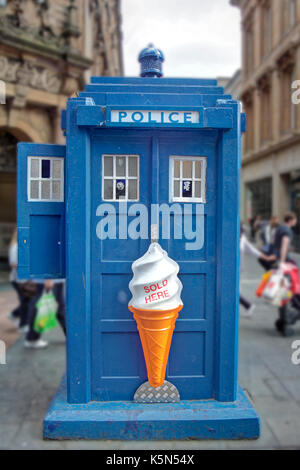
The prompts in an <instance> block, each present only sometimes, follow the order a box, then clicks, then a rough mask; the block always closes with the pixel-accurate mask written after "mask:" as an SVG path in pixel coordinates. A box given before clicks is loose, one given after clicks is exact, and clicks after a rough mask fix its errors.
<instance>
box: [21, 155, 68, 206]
mask: <svg viewBox="0 0 300 470" xmlns="http://www.w3.org/2000/svg"><path fill="white" fill-rule="evenodd" d="M27 178H28V180H27V181H28V186H27V187H28V201H32V202H34V201H36V202H39V201H40V202H62V201H63V200H64V160H63V159H62V158H55V157H50V158H48V157H28V172H27Z"/></svg>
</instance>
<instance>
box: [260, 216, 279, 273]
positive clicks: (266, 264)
mask: <svg viewBox="0 0 300 470" xmlns="http://www.w3.org/2000/svg"><path fill="white" fill-rule="evenodd" d="M278 227H279V218H278V217H277V216H273V217H271V219H270V221H269V222H268V223H266V224H265V225H264V226H263V227H262V230H261V240H262V244H263V246H262V249H261V251H262V252H263V253H264V254H265V255H273V254H275V253H274V242H275V235H276V230H277V228H278ZM275 261H276V260H275ZM275 261H266V260H264V259H260V260H259V262H260V264H261V265H262V266H263V268H264V269H265V270H266V271H269V270H270V269H272V268H273V267H274V264H275Z"/></svg>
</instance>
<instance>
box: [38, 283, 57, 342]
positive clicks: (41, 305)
mask: <svg viewBox="0 0 300 470" xmlns="http://www.w3.org/2000/svg"><path fill="white" fill-rule="evenodd" d="M36 308H37V315H36V317H35V321H34V326H33V328H34V330H35V331H36V332H37V333H45V331H49V330H52V329H53V328H55V327H56V326H57V316H56V313H57V308H58V304H57V302H56V299H55V296H54V294H53V292H52V291H49V292H44V293H43V294H42V296H41V297H40V299H39V301H38V302H37V303H36Z"/></svg>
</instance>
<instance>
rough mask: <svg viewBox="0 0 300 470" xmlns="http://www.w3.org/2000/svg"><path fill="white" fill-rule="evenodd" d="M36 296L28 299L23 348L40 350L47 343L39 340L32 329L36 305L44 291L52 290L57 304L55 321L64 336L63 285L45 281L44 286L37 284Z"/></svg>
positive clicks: (62, 283)
mask: <svg viewBox="0 0 300 470" xmlns="http://www.w3.org/2000/svg"><path fill="white" fill-rule="evenodd" d="M36 285H37V288H36V295H35V296H34V297H33V298H32V299H30V302H29V307H28V325H29V331H28V333H27V335H26V341H25V347H27V348H34V349H41V348H45V347H47V346H48V343H47V341H44V340H42V339H41V335H40V334H39V333H37V332H36V331H35V329H34V321H35V317H36V315H37V308H36V304H37V302H38V301H39V299H40V298H41V296H42V294H43V291H44V290H52V291H53V294H54V296H55V299H56V302H57V304H58V309H57V313H56V315H57V320H58V322H59V323H60V326H61V328H62V330H63V332H64V334H65V335H66V320H65V283H64V282H53V281H51V280H49V281H46V282H45V283H44V284H42V283H37V284H36Z"/></svg>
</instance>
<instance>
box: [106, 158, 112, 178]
mask: <svg viewBox="0 0 300 470" xmlns="http://www.w3.org/2000/svg"><path fill="white" fill-rule="evenodd" d="M104 176H113V157H104Z"/></svg>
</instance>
